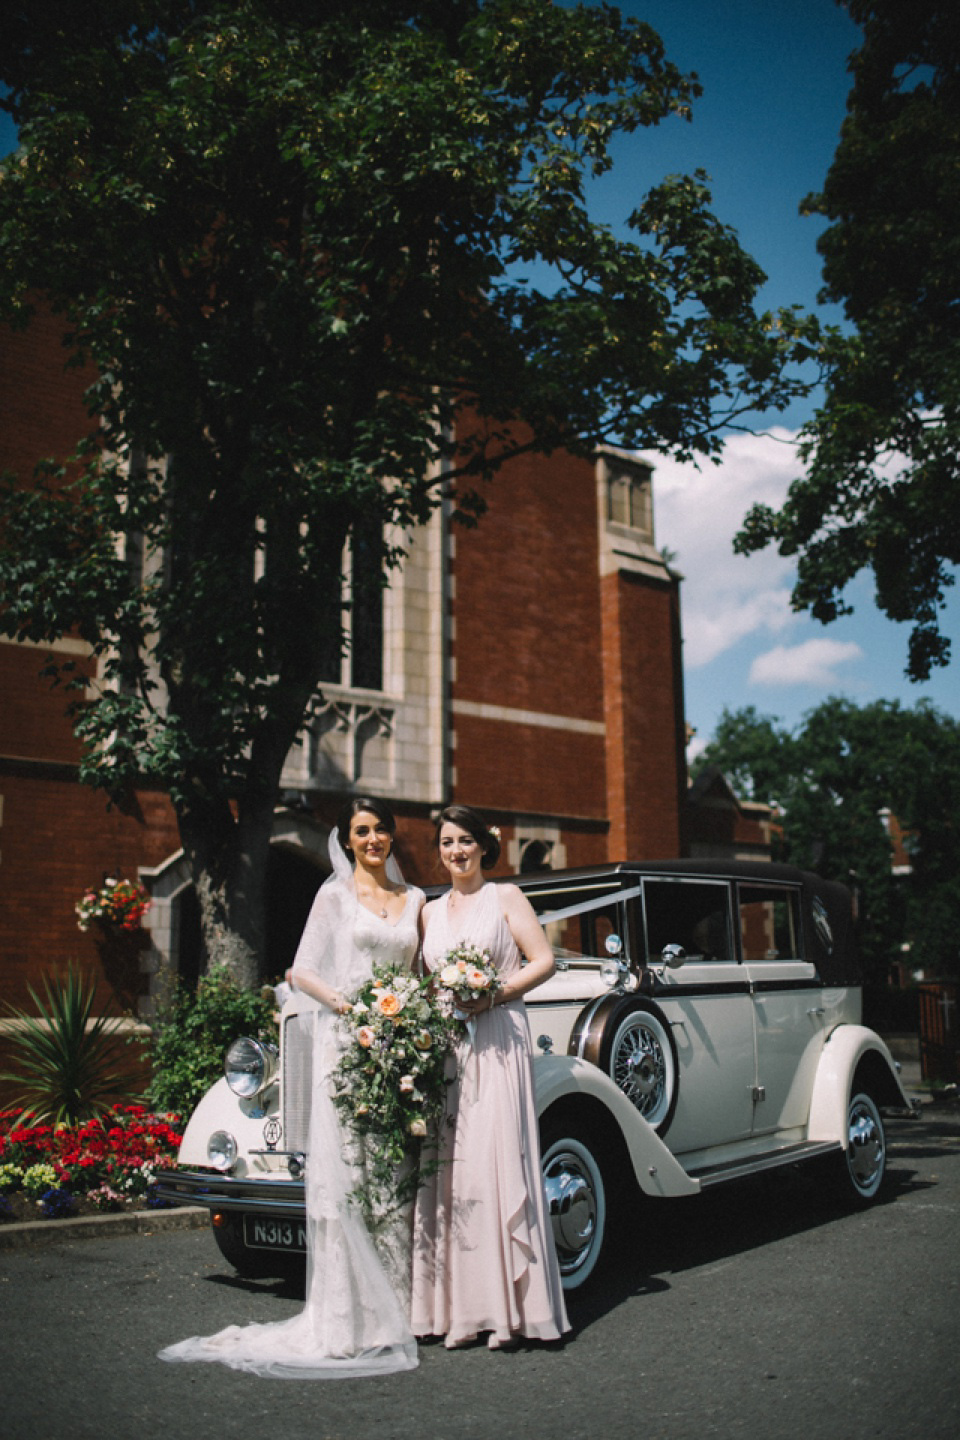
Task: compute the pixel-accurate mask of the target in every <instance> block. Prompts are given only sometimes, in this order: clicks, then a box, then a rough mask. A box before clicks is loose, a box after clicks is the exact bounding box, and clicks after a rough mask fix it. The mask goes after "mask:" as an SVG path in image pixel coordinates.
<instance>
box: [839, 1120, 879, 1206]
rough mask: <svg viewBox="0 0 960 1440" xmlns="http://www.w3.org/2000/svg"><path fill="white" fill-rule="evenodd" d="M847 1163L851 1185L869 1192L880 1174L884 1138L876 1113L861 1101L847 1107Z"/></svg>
mask: <svg viewBox="0 0 960 1440" xmlns="http://www.w3.org/2000/svg"><path fill="white" fill-rule="evenodd" d="M847 1164H848V1166H849V1167H850V1176H851V1179H852V1180H853V1183H854V1185H856V1187H857V1189H858V1190H862V1191H864V1192H865V1193H867V1194H869V1193H870V1191H871V1190H872V1189H873V1188H874V1187H875V1185H876V1184H877V1183H878V1181H879V1179H880V1176H881V1175H882V1173H883V1164H884V1140H883V1131H882V1130H881V1128H880V1126H879V1125H878V1124H877V1120H876V1116H875V1115H874V1114H873V1112H872V1110H871V1109H870V1108H869V1106H867V1105H864V1104H862V1103H860V1102H857V1103H854V1104H853V1105H852V1106H851V1109H850V1123H849V1135H848V1147H847Z"/></svg>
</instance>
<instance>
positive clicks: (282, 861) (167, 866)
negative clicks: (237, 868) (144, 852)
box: [138, 808, 330, 1020]
mask: <svg viewBox="0 0 960 1440" xmlns="http://www.w3.org/2000/svg"><path fill="white" fill-rule="evenodd" d="M329 833H330V827H329V826H328V825H324V824H322V823H321V822H320V821H317V820H314V819H313V817H312V816H311V815H308V814H305V813H300V812H299V811H294V810H288V809H286V808H281V809H278V810H277V811H276V812H275V815H274V824H273V835H272V836H271V840H270V859H269V862H268V863H269V868H268V871H267V960H266V978H267V979H268V980H274V979H278V978H282V977H283V972H284V970H286V968H287V966H288V965H289V964H290V962H291V961H292V959H293V955H294V953H295V951H296V947H297V943H298V941H299V939H300V933H301V931H302V930H303V926H304V922H305V921H306V918H307V914H308V913H309V910H310V906H311V904H312V903H313V897H314V895H315V894H316V892H317V890H318V888H319V887H320V885H321V884H322V882H323V881H324V880H325V879H326V877H327V875H328V874H329V873H330V864H329V860H328V859H327V837H328V836H329ZM138 873H139V877H140V879H141V881H142V882H143V884H144V885H145V886H146V888H147V889H148V890H149V892H150V899H151V904H150V909H149V910H148V911H147V914H146V916H145V917H144V930H145V931H146V932H147V936H148V945H147V946H146V948H145V949H144V951H143V952H142V954H141V957H140V966H141V969H142V970H143V971H144V972H145V973H146V974H147V975H148V976H149V993H148V994H147V995H145V996H143V997H142V998H141V1000H140V1006H139V1008H140V1014H141V1016H142V1018H143V1019H145V1020H149V1019H150V1018H151V1017H152V1015H153V1014H154V1013H155V1011H156V1007H157V1004H158V1003H159V1002H161V1001H162V1000H163V998H164V997H165V996H166V995H167V994H169V992H170V990H171V989H172V987H173V985H174V984H175V983H176V982H177V980H182V981H183V983H184V984H186V985H189V986H195V985H196V983H197V980H198V978H199V973H200V914H199V907H198V905H197V898H196V892H195V890H194V888H193V880H192V878H191V875H190V870H189V867H188V865H187V861H186V857H185V856H184V853H183V851H182V850H177V851H175V852H174V853H173V854H172V855H170V856H168V858H167V859H166V860H164V861H163V862H162V864H160V865H157V866H141V867H140V869H139V871H138Z"/></svg>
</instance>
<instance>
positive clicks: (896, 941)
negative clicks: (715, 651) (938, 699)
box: [695, 698, 960, 979]
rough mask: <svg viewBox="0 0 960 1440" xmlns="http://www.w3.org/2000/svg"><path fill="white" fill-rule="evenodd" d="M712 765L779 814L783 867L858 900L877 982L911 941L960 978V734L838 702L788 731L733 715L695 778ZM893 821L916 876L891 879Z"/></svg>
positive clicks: (887, 705)
mask: <svg viewBox="0 0 960 1440" xmlns="http://www.w3.org/2000/svg"><path fill="white" fill-rule="evenodd" d="M711 764H712V765H718V766H719V767H720V768H721V770H723V771H724V773H725V774H726V776H727V778H728V780H729V781H730V784H731V785H732V787H733V789H734V791H735V792H736V793H738V794H739V795H741V796H743V797H744V798H745V799H753V800H763V801H774V802H775V803H776V804H777V805H778V806H779V808H780V810H781V812H782V813H781V819H782V826H783V840H782V855H781V856H780V857H778V858H783V859H786V860H789V861H790V862H791V863H792V864H795V865H800V866H802V867H803V868H806V869H811V870H815V871H817V872H818V873H819V874H821V875H825V876H827V877H828V878H830V879H833V880H840V881H842V882H843V884H845V885H850V886H852V887H854V888H855V889H856V890H857V891H858V892H859V895H860V918H861V922H862V923H861V948H862V951H863V956H864V961H865V967H866V970H867V974H868V976H870V977H871V978H873V979H878V978H880V977H883V976H885V975H886V974H887V971H888V969H889V966H890V965H891V964H892V962H893V961H894V960H897V959H901V958H902V956H901V954H900V947H901V944H902V943H903V942H904V941H906V940H909V941H910V944H911V947H912V955H913V957H914V959H915V960H916V961H917V962H918V963H919V964H921V965H922V966H923V967H924V968H925V969H926V971H927V973H928V974H929V973H933V974H944V973H946V974H951V973H952V974H960V943H958V939H957V927H956V916H957V913H958V909H957V907H958V905H960V829H958V827H957V824H956V816H957V814H958V813H960V723H958V722H957V721H955V720H953V719H952V718H950V717H949V716H946V715H944V714H942V713H941V712H939V711H937V710H936V709H934V708H933V706H931V705H928V704H926V703H921V704H919V705H917V706H916V707H915V708H913V709H904V708H902V707H901V706H900V704H899V703H898V702H897V701H884V700H879V701H876V702H875V703H873V704H871V705H865V706H863V707H862V708H861V707H858V706H856V705H853V704H851V703H850V702H849V701H846V700H840V699H837V698H833V699H829V700H826V701H824V702H823V704H822V705H819V706H817V708H816V709H815V710H811V711H809V712H808V714H807V715H806V716H805V717H804V720H803V723H802V725H800V726H799V727H798V728H797V729H796V730H795V731H790V730H786V729H784V728H783V727H782V726H781V725H780V724H779V723H778V721H777V720H776V719H774V718H772V717H770V716H761V715H758V714H757V711H756V710H755V709H754V707H753V706H748V707H747V708H745V709H743V710H738V711H735V712H730V711H727V710H725V711H724V712H723V715H722V716H721V719H720V722H719V724H718V726H717V731H716V735H715V737H714V739H713V740H712V741H711V742H710V744H709V745H708V746H707V747H706V749H705V750H704V751H703V753H702V754H701V755H700V756H699V757H698V758H697V761H696V762H695V768H700V767H703V766H705V765H711ZM890 812H892V814H893V815H894V816H895V817H896V819H897V821H898V822H899V824H900V826H901V828H902V830H903V832H904V834H905V844H906V848H907V852H908V855H909V861H910V867H911V868H910V873H909V874H907V875H898V874H895V873H894V870H893V852H892V847H891V837H890V834H889V832H888V829H887V826H888V824H889V815H890Z"/></svg>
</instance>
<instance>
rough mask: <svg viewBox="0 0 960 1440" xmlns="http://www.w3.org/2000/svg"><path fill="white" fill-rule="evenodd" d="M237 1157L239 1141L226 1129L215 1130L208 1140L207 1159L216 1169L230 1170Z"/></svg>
mask: <svg viewBox="0 0 960 1440" xmlns="http://www.w3.org/2000/svg"><path fill="white" fill-rule="evenodd" d="M236 1158H237V1142H236V1140H234V1138H233V1136H232V1135H229V1134H228V1133H227V1131H226V1130H214V1132H213V1134H212V1135H211V1136H210V1139H209V1140H208V1141H207V1159H208V1160H209V1161H210V1164H211V1165H212V1166H213V1167H214V1169H215V1170H229V1169H230V1167H231V1166H232V1165H233V1164H234V1162H235V1161H236Z"/></svg>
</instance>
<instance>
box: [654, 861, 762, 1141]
mask: <svg viewBox="0 0 960 1440" xmlns="http://www.w3.org/2000/svg"><path fill="white" fill-rule="evenodd" d="M731 899H732V897H731V887H730V885H729V884H728V882H727V881H725V880H709V879H702V878H699V877H698V878H686V877H683V878H681V877H677V878H674V877H672V876H669V877H668V876H656V877H644V879H643V925H644V943H645V950H646V964H647V968H648V970H649V971H650V973H651V974H652V976H653V987H652V996H653V999H654V1001H655V1003H656V1004H657V1005H658V1006H659V1008H660V1010H661V1011H662V1013H663V1015H664V1017H665V1018H666V1020H667V1022H668V1023H669V1026H670V1033H671V1035H672V1038H673V1041H674V1044H675V1046H676V1058H677V1075H678V1080H677V1084H678V1089H677V1098H676V1106H675V1109H674V1113H673V1118H672V1120H671V1122H670V1125H669V1128H668V1130H667V1131H666V1133H665V1136H664V1138H665V1139H666V1142H667V1144H668V1145H669V1147H670V1149H671V1150H672V1151H673V1153H674V1154H675V1155H678V1156H682V1155H688V1154H689V1153H690V1152H695V1151H700V1150H704V1149H707V1148H712V1147H714V1146H717V1145H725V1144H728V1143H730V1142H732V1141H735V1140H740V1139H743V1138H745V1137H749V1135H750V1134H751V1131H752V1128H753V1085H754V1076H755V1059H754V1016H753V1006H752V1002H751V996H750V988H749V984H748V981H747V977H746V975H745V974H744V971H743V967H742V966H741V965H740V963H739V960H738V956H737V947H736V944H735V941H734V933H733V924H732V910H731ZM671 945H676V946H681V947H682V948H683V950H684V951H685V953H686V958H685V959H684V960H683V963H682V964H681V965H679V966H678V967H677V968H673V967H671V966H670V965H669V964H666V963H664V962H663V960H662V958H661V957H662V954H663V951H664V950H665V948H666V947H668V946H671Z"/></svg>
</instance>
